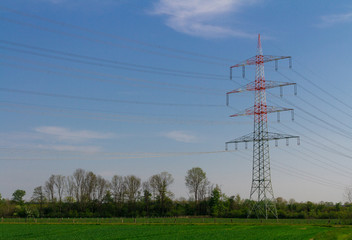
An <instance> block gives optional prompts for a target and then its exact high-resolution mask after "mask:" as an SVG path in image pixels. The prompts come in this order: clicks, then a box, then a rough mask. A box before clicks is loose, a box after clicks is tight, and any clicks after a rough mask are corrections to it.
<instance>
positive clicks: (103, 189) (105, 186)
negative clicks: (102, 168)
mask: <svg viewBox="0 0 352 240" xmlns="http://www.w3.org/2000/svg"><path fill="white" fill-rule="evenodd" d="M109 187H110V183H109V182H108V181H106V180H105V179H104V178H103V177H101V176H98V177H97V185H96V192H97V199H98V201H100V202H102V201H103V199H104V197H105V195H106V193H107V192H108V190H109ZM109 194H110V193H109Z"/></svg>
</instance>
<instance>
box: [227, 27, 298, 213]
mask: <svg viewBox="0 0 352 240" xmlns="http://www.w3.org/2000/svg"><path fill="white" fill-rule="evenodd" d="M281 59H289V60H290V67H291V57H289V56H270V55H263V50H262V46H261V41H260V34H259V35H258V48H257V55H256V56H254V57H252V58H249V59H247V60H245V61H243V62H241V63H239V64H236V65H234V66H231V67H230V75H231V76H230V77H232V69H233V68H237V67H242V74H243V77H244V76H245V66H247V65H255V66H256V74H255V81H254V82H252V83H249V84H247V85H246V86H244V87H242V88H239V89H235V90H233V91H230V92H228V93H227V94H226V96H227V104H228V102H229V101H228V96H229V94H231V93H238V92H244V91H255V99H254V107H252V108H248V109H246V110H245V111H243V112H240V113H237V114H234V115H231V117H235V116H244V115H254V131H253V133H250V134H247V135H245V136H242V137H240V138H236V139H234V140H232V141H229V142H226V149H227V145H228V144H229V143H234V144H235V146H236V149H237V143H240V142H244V143H245V144H246V146H247V143H248V142H253V169H252V187H251V192H250V199H251V200H253V201H254V203H253V206H251V208H250V210H249V213H248V217H249V216H250V215H251V213H255V215H256V216H257V217H258V218H260V217H265V219H268V217H269V216H270V215H272V216H273V217H275V218H278V215H277V210H276V200H275V198H274V192H273V187H272V184H271V173H270V156H269V140H275V141H276V145H277V140H279V139H286V144H288V139H289V138H297V144H299V137H298V136H292V135H287V134H279V133H272V132H268V121H267V114H268V113H273V112H277V113H279V112H281V111H289V110H291V111H293V109H289V108H282V107H274V106H267V105H266V92H265V90H266V89H267V88H274V87H280V88H281V87H283V86H288V85H295V83H287V82H274V81H265V77H264V63H266V62H271V61H275V69H276V70H277V67H278V64H277V61H278V60H281ZM295 86H296V85H295ZM295 93H296V89H295Z"/></svg>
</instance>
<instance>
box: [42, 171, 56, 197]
mask: <svg viewBox="0 0 352 240" xmlns="http://www.w3.org/2000/svg"><path fill="white" fill-rule="evenodd" d="M44 190H45V192H46V194H47V197H48V199H49V201H50V202H54V201H55V175H51V176H50V177H49V179H48V181H46V182H45V186H44Z"/></svg>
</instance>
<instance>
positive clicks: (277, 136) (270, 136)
mask: <svg viewBox="0 0 352 240" xmlns="http://www.w3.org/2000/svg"><path fill="white" fill-rule="evenodd" d="M255 136H256V135H254V133H249V134H247V135H244V136H242V137H239V138H235V139H233V140H231V141H228V142H226V143H225V144H226V146H227V145H228V144H231V143H235V144H236V143H242V142H244V143H246V142H259V141H270V140H280V139H290V138H296V139H297V143H298V144H299V136H293V135H289V134H282V133H273V132H268V135H267V136H263V137H262V138H260V139H257V138H256V137H255Z"/></svg>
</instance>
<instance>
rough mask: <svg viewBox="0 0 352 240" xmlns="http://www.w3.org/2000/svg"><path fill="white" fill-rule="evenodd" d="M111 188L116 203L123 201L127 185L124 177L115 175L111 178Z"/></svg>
mask: <svg viewBox="0 0 352 240" xmlns="http://www.w3.org/2000/svg"><path fill="white" fill-rule="evenodd" d="M111 190H112V194H113V196H114V201H115V203H123V201H124V196H125V191H126V186H125V182H124V180H123V177H121V176H117V175H114V176H113V177H112V179H111Z"/></svg>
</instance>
